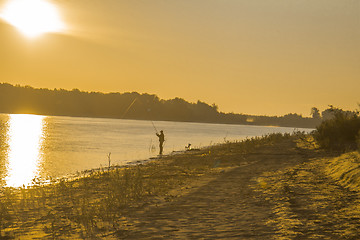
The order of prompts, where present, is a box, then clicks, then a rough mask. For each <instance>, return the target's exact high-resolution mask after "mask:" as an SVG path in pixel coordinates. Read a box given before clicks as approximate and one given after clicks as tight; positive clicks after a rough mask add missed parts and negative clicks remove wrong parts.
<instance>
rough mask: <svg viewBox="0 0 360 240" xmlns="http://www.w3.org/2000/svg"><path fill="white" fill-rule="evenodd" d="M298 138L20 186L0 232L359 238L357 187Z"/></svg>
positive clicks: (21, 235) (18, 235)
mask: <svg viewBox="0 0 360 240" xmlns="http://www.w3.org/2000/svg"><path fill="white" fill-rule="evenodd" d="M299 143H301V140H299V137H297V136H285V137H284V136H279V135H277V136H276V135H274V136H272V137H266V138H263V139H260V138H259V139H253V140H248V141H245V142H239V143H230V142H228V143H225V144H222V145H218V146H212V147H209V148H205V149H202V150H200V151H189V152H186V153H184V154H179V155H174V156H165V157H163V158H162V159H158V160H155V161H150V162H147V163H145V164H141V165H138V166H133V167H128V168H124V169H115V170H113V171H107V172H94V173H93V174H90V175H89V176H88V177H84V178H79V179H76V180H72V181H63V182H60V183H58V184H53V185H48V186H39V187H34V188H29V189H26V190H25V189H23V190H14V192H13V194H12V195H11V194H10V195H9V196H12V199H13V202H11V204H10V203H9V202H6V199H9V198H10V197H8V198H4V196H5V195H6V194H3V197H2V201H3V203H8V204H10V205H9V209H10V211H8V212H6V211H3V215H2V216H9V219H12V220H11V221H8V220H7V219H6V218H4V217H2V223H3V226H4V227H3V229H2V236H3V238H4V239H356V238H357V237H358V236H360V235H359V231H358V230H357V229H359V225H360V224H359V221H358V219H360V218H359V217H360V210H358V209H357V207H356V205H354V203H358V202H359V201H360V198H359V195H358V192H356V191H354V190H351V191H350V190H349V189H347V188H346V187H344V186H342V185H341V184H340V183H339V181H337V180H336V179H335V178H333V177H332V175H331V174H334V173H333V172H331V171H329V169H330V168H329V167H327V166H330V165H329V162H328V161H329V159H334V156H331V155H329V154H325V153H324V152H322V151H320V150H316V149H314V148H313V147H311V144H310V145H309V144H308V143H307V142H306V141H305V143H306V144H307V146H305V145H306V144H305V145H304V144H303V146H301V144H299ZM302 143H304V142H303V141H302ZM309 146H310V147H309ZM333 164H336V163H333ZM332 168H333V167H332ZM326 169H328V170H326ZM330 173H331V174H330ZM19 191H20V192H19ZM4 206H6V205H4ZM5 213H7V214H8V215H6V214H5Z"/></svg>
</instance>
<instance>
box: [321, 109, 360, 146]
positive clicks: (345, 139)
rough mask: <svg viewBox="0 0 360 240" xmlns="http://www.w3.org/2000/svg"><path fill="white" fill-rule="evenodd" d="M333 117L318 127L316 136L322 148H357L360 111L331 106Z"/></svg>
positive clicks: (359, 130)
mask: <svg viewBox="0 0 360 240" xmlns="http://www.w3.org/2000/svg"><path fill="white" fill-rule="evenodd" d="M331 111H333V117H332V118H331V119H328V120H324V121H322V122H321V124H320V125H319V126H318V127H317V128H316V131H315V133H314V138H315V140H316V141H317V143H318V144H319V146H320V147H321V148H324V149H329V150H336V151H347V150H355V149H357V147H358V146H357V145H358V139H359V138H360V137H359V132H360V117H359V112H349V111H343V110H341V109H338V108H333V107H332V108H331Z"/></svg>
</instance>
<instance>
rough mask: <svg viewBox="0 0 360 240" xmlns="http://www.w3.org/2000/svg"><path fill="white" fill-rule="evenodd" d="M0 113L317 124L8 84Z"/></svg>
mask: <svg viewBox="0 0 360 240" xmlns="http://www.w3.org/2000/svg"><path fill="white" fill-rule="evenodd" d="M0 112H1V113H32V114H41V115H53V116H78V117H107V118H126V119H139V120H164V121H182V122H207V123H231V124H248V125H270V126H284V127H309V128H313V127H315V126H316V125H317V124H318V123H319V122H320V119H318V118H314V117H312V118H310V117H303V116H301V115H299V114H296V113H290V114H287V115H285V116H281V117H276V116H273V117H270V116H253V115H246V114H236V113H224V112H220V111H219V110H218V106H217V105H216V104H212V105H209V104H207V103H205V102H202V101H200V100H199V101H197V102H196V103H190V102H187V101H185V100H184V99H181V98H174V99H169V100H163V99H159V98H158V97H157V96H156V95H150V94H146V93H144V94H139V93H136V92H132V93H107V94H104V93H100V92H83V91H79V90H78V89H73V90H72V91H68V90H64V89H54V90H49V89H35V88H32V87H29V86H26V87H21V86H13V85H11V84H7V83H2V84H0Z"/></svg>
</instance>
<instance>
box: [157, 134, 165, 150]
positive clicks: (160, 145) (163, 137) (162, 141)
mask: <svg viewBox="0 0 360 240" xmlns="http://www.w3.org/2000/svg"><path fill="white" fill-rule="evenodd" d="M156 136H158V137H159V147H160V152H159V155H162V153H163V149H164V142H165V135H164V132H163V130H161V131H160V133H156Z"/></svg>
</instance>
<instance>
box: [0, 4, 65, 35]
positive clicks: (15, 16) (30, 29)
mask: <svg viewBox="0 0 360 240" xmlns="http://www.w3.org/2000/svg"><path fill="white" fill-rule="evenodd" d="M0 17H1V18H2V19H4V20H5V21H6V22H8V23H9V24H11V25H13V26H14V27H16V28H17V29H18V30H19V31H20V32H22V33H23V34H24V35H25V36H27V37H37V36H39V35H42V34H44V33H48V32H61V31H63V30H64V29H65V25H64V23H63V22H62V20H61V19H60V16H59V13H58V10H57V8H56V7H55V6H54V5H53V4H51V3H50V2H47V1H45V0H9V2H8V3H7V4H6V5H5V7H4V9H3V10H2V11H1V13H0Z"/></svg>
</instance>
